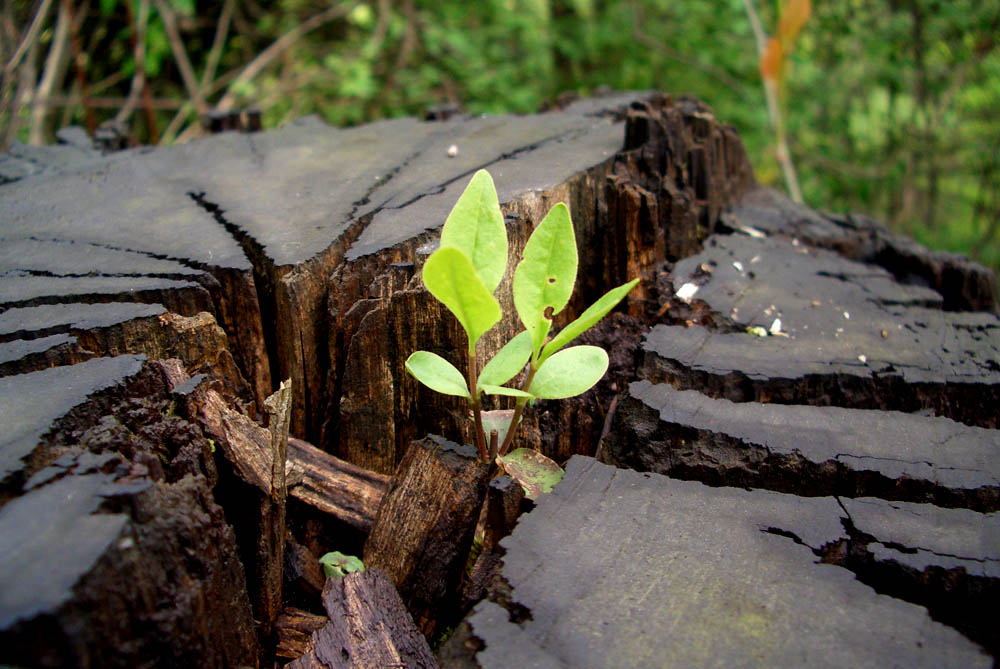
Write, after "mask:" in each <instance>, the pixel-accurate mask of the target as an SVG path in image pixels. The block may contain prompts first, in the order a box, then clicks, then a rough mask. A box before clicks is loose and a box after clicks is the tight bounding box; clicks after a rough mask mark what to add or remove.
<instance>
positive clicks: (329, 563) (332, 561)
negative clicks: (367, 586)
mask: <svg viewBox="0 0 1000 669" xmlns="http://www.w3.org/2000/svg"><path fill="white" fill-rule="evenodd" d="M319 563H320V565H322V567H323V573H324V574H325V575H326V577H327V578H343V577H344V576H347V575H348V574H353V573H354V572H356V571H364V570H365V564H364V563H363V562H362V561H361V560H359V559H358V558H356V557H354V556H353V555H344V554H343V553H341V552H340V551H333V552H332V553H327V554H326V555H324V556H323V557H321V558H320V559H319Z"/></svg>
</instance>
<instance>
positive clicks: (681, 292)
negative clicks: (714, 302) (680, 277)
mask: <svg viewBox="0 0 1000 669" xmlns="http://www.w3.org/2000/svg"><path fill="white" fill-rule="evenodd" d="M697 292H698V286H696V285H694V284H693V283H691V282H688V283H685V284H684V285H683V286H681V287H680V288H678V289H677V293H675V294H676V295H677V299H678V300H681V301H682V302H685V303H687V304H690V303H691V298H692V297H694V294H695V293H697Z"/></svg>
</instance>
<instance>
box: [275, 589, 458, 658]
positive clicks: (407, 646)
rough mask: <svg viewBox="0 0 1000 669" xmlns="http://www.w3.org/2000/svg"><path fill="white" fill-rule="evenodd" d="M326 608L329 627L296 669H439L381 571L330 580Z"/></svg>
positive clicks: (314, 638)
mask: <svg viewBox="0 0 1000 669" xmlns="http://www.w3.org/2000/svg"><path fill="white" fill-rule="evenodd" d="M323 606H324V608H326V613H327V616H328V617H329V622H328V623H327V624H326V625H325V626H324V627H322V628H320V629H318V630H317V631H315V632H314V633H313V635H312V638H311V640H310V643H309V645H310V646H311V647H310V649H309V651H308V652H307V653H306V654H305V655H304V656H302V657H300V658H299V659H297V660H295V661H294V662H292V663H291V664H289V665H288V666H289V667H290V668H291V669H351V668H354V667H413V668H414V669H422V668H426V669H431V668H436V667H437V666H438V664H437V662H436V661H435V660H434V656H433V655H432V654H431V649H430V647H429V646H428V645H427V641H426V639H424V637H423V635H422V634H421V633H420V632H419V630H417V628H416V626H415V625H414V624H413V619H412V618H410V614H409V613H407V611H406V607H405V606H403V601H402V600H401V599H400V598H399V594H398V593H397V592H396V589H395V588H394V587H393V585H392V581H391V580H390V579H389V577H388V576H386V574H385V573H384V572H382V571H381V570H379V569H367V570H365V571H363V572H356V573H353V574H348V575H347V576H345V577H344V578H339V579H334V578H331V579H328V580H327V582H326V587H324V588H323Z"/></svg>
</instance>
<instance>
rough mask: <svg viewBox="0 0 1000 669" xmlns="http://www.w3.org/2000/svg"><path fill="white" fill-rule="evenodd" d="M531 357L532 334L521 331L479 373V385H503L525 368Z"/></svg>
mask: <svg viewBox="0 0 1000 669" xmlns="http://www.w3.org/2000/svg"><path fill="white" fill-rule="evenodd" d="M530 357H531V335H529V334H528V331H527V330H525V331H524V332H522V333H520V334H519V335H517V336H516V337H514V338H513V339H511V340H510V341H509V342H507V343H506V344H504V347H503V348H502V349H500V350H499V351H497V354H496V355H495V356H493V359H492V360H490V361H489V362H488V363H486V366H485V367H483V371H481V372H480V373H479V382H478V385H479V387H483V386H487V385H491V386H502V385H503V384H505V383H507V382H508V381H510V380H511V379H513V378H514V377H515V376H516V375H517V373H518V372H520V371H521V370H522V369H524V366H525V365H526V364H527V363H528V358H530Z"/></svg>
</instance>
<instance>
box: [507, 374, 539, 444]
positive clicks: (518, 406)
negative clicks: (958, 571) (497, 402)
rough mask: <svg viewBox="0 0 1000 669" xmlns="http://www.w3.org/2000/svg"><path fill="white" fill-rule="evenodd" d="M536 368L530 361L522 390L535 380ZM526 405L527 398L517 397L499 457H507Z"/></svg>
mask: <svg viewBox="0 0 1000 669" xmlns="http://www.w3.org/2000/svg"><path fill="white" fill-rule="evenodd" d="M537 371H538V368H537V367H536V366H535V361H534V360H532V361H531V367H530V368H529V369H528V376H527V378H525V379H524V385H523V386H522V389H523V390H527V389H528V388H530V387H531V381H532V380H533V379H534V378H535V372H537ZM527 403H528V398H527V397H518V398H517V402H516V403H515V404H514V417H513V418H511V419H510V426H509V427H508V428H507V436H505V437H504V439H503V446H501V447H500V453H499V455H507V451H508V450H509V449H510V445H511V444H512V443H513V442H514V432H516V431H517V426H518V424H519V423H520V421H521V414H522V413H524V405H525V404H527Z"/></svg>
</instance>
